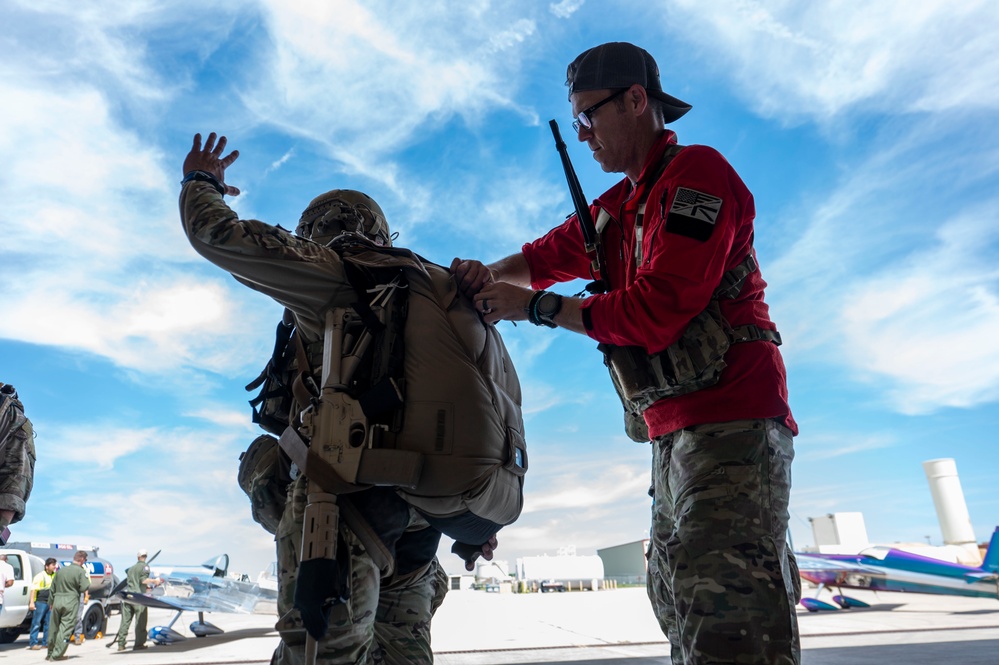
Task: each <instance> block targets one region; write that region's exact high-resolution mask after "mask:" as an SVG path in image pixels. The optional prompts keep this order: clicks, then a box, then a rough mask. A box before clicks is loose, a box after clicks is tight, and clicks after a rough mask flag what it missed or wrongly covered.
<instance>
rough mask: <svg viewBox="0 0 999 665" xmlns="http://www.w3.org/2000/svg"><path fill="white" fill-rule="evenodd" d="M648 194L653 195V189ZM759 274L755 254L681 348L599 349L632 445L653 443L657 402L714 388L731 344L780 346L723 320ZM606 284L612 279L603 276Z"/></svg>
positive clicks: (729, 279)
mask: <svg viewBox="0 0 999 665" xmlns="http://www.w3.org/2000/svg"><path fill="white" fill-rule="evenodd" d="M681 150H683V146H680V145H671V146H669V147H668V148H667V149H666V152H665V153H664V155H663V159H662V160H661V162H660V164H659V166H658V167H657V168H656V172H655V174H654V175H653V181H655V180H658V179H659V176H660V175H662V173H663V172H664V171H665V170H666V167H667V166H669V164H670V162H672V161H673V158H674V157H676V156H677V155H678V154H679V153H680V151H681ZM648 191H651V187H650V188H649V190H648ZM644 214H645V200H644V199H642V200H640V201H639V205H638V212H637V214H636V219H635V261H636V265H641V263H642V256H641V251H642V249H641V247H642V228H643V217H644ZM609 220H610V215H609V213H607V211H605V210H603V209H600V210H599V212H598V214H597V219H596V222H595V227H596V231H597V233H598V234H602V233H603V230H604V229H605V228H606V225H607V222H608V221H609ZM757 269H758V265H757V263H756V259H755V258H754V256H753V252H752V249H750V252H749V254H748V255H747V256H746V258H745V259H743V260H742V262H741V263H739V265H737V266H736V267H735V268H733V269H732V270H730V271H728V272H726V273H725V274H724V275H723V276H722V279H721V283H720V285H719V286H718V288H717V289H715V291H714V293H713V294H712V296H711V301H710V302H709V303H708V306H707V307H706V308H705V309H704V311H702V312H701V313H700V314H698V315H697V316H695V317H694V318H693V319H692V320H691V322H690V323H689V324H688V325H687V328H686V329H685V330H684V331H683V334H682V335H681V336H680V339H678V340H677V341H676V342H674V343H673V344H671V345H670V346H669V347H667V348H666V349H664V350H662V351H659V352H658V353H653V354H649V353H647V352H646V351H645V349H643V348H641V347H638V346H615V345H613V344H599V345H598V346H597V348H598V349H599V350H600V351H601V352H602V353H603V355H604V364H605V365H606V366H607V369H608V371H609V372H610V377H611V381H612V382H613V383H614V389H615V390H616V391H617V394H618V397H619V398H620V399H621V404H622V406H623V407H624V423H625V431H626V432H627V434H628V436H629V438H631V439H632V440H633V441H638V442H640V443H644V442H646V441H648V440H649V431H648V427H647V426H646V424H645V417H644V413H645V410H646V409H647V408H649V406H651V405H652V404H654V403H655V402H657V401H659V400H661V399H666V398H669V397H676V396H678V395H686V394H688V393H692V392H695V391H697V390H702V389H703V388H707V387H709V386H713V385H714V384H716V383H718V381H719V380H720V379H721V374H722V370H724V369H725V366H726V363H725V353H726V352H728V349H729V347H730V346H731V345H732V344H735V343H739V342H753V341H759V340H765V341H769V342H773V343H774V344H776V345H778V346H780V343H781V339H780V333H778V332H777V331H776V330H767V329H764V328H760V327H759V326H757V325H754V324H748V325H744V326H737V327H734V328H733V327H732V326H731V325H730V324H729V322H728V321H727V320H726V319H725V316H724V315H723V314H722V311H721V306H720V304H719V301H720V300H725V299H733V298H736V297H737V296H738V295H739V292H740V291H742V286H743V284H744V283H745V281H746V277H748V276H749V275H750V274H751V273H753V272H754V271H756V270H757ZM601 278H603V279H604V283H605V284H606V283H607V276H606V275H601Z"/></svg>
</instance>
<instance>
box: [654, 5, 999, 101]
mask: <svg viewBox="0 0 999 665" xmlns="http://www.w3.org/2000/svg"><path fill="white" fill-rule="evenodd" d="M666 8H667V10H668V11H670V12H674V13H677V14H679V15H680V16H679V17H678V19H680V20H678V21H677V22H676V24H677V25H681V24H682V25H683V26H684V30H683V31H682V35H681V38H684V39H688V40H692V41H695V42H696V43H697V46H698V48H699V50H700V51H701V53H700V55H702V56H703V57H705V58H708V59H710V60H712V61H714V62H717V63H718V65H719V66H720V67H722V68H724V69H725V70H727V71H728V72H731V74H730V76H731V78H732V81H733V84H734V85H735V86H736V87H737V88H738V89H739V91H740V93H741V94H742V95H743V96H744V97H745V98H746V99H748V100H750V101H751V103H753V104H754V105H755V106H756V107H757V109H758V110H759V112H760V113H762V114H764V115H768V116H773V117H777V118H787V119H789V120H795V121H800V120H807V119H809V118H817V119H819V120H826V119H831V118H833V117H834V116H836V115H837V114H840V113H843V112H844V111H845V110H847V109H850V108H853V107H862V108H864V109H869V110H875V111H878V112H884V113H893V114H896V113H899V114H900V113H911V112H917V111H924V112H926V111H928V112H942V111H946V110H949V109H954V108H970V107H977V108H989V109H995V108H996V107H997V106H999V85H997V83H999V57H997V56H999V46H997V44H996V40H994V39H992V38H991V35H992V30H993V29H994V27H995V26H996V24H997V21H999V9H997V7H996V6H995V4H994V3H990V2H967V3H961V4H959V5H955V4H953V3H950V2H946V1H944V0H932V1H927V2H920V3H919V5H918V7H917V6H912V5H909V4H902V3H897V2H892V1H891V0H878V1H874V2H866V3H863V4H859V5H855V6H850V7H849V8H847V7H845V6H843V5H839V4H830V3H809V4H798V3H787V2H780V1H779V0H723V1H721V2H717V3H713V4H712V6H711V11H710V12H705V11H703V5H701V4H700V3H698V2H696V0H680V1H679V2H670V3H667V7H666ZM694 26H696V27H694ZM958 45H960V46H959V47H958Z"/></svg>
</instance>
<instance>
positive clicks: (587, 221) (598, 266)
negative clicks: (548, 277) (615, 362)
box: [548, 120, 608, 293]
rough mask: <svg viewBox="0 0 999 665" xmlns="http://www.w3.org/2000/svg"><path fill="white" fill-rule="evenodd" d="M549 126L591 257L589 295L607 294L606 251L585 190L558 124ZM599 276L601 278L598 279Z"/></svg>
mask: <svg viewBox="0 0 999 665" xmlns="http://www.w3.org/2000/svg"><path fill="white" fill-rule="evenodd" d="M548 126H549V127H551V129H552V135H553V136H554V137H555V149H556V150H558V154H559V157H561V158H562V169H563V170H564V171H565V179H566V182H567V183H568V184H569V195H570V196H571V197H572V204H573V205H574V206H575V207H576V219H578V220H579V229H580V231H581V232H582V234H583V248H584V249H585V250H586V253H587V255H589V257H590V274H591V275H593V281H592V282H590V283H589V284H587V285H586V290H587V291H588V292H589V293H606V292H607V286H608V284H607V272H606V269H605V267H606V265H607V261H606V260H605V259H604V249H603V246H602V245H601V244H600V236H599V235H598V234H597V229H596V226H595V225H594V224H593V215H591V214H590V206H589V204H588V203H587V202H586V197H585V196H583V188H582V187H581V186H580V184H579V178H577V177H576V170H575V169H574V168H572V161H570V160H569V152H568V150H566V147H565V141H563V140H562V134H561V133H560V132H559V130H558V123H557V122H555V120H549V121H548ZM598 276H599V277H598Z"/></svg>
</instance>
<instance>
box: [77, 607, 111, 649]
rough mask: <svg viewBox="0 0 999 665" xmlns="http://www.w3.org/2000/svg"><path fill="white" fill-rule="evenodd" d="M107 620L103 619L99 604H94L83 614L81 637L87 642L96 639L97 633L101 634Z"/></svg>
mask: <svg viewBox="0 0 999 665" xmlns="http://www.w3.org/2000/svg"><path fill="white" fill-rule="evenodd" d="M106 624H107V619H106V618H105V617H104V608H103V607H102V606H101V604H100V603H94V604H93V605H91V606H90V607H88V608H87V611H86V612H85V613H84V614H83V636H84V637H86V638H87V639H88V640H92V639H94V638H96V637H97V633H103V632H104V628H105V625H106Z"/></svg>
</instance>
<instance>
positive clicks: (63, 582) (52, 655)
mask: <svg viewBox="0 0 999 665" xmlns="http://www.w3.org/2000/svg"><path fill="white" fill-rule="evenodd" d="M85 563H87V553H86V552H83V551H80V552H77V553H76V554H74V555H73V563H72V564H70V565H68V566H63V567H62V568H60V569H59V570H57V571H56V574H55V578H54V579H53V580H52V596H51V598H52V620H51V624H52V625H54V626H55V631H54V635H53V636H52V637H51V638H49V650H48V656H46V657H45V660H66V658H67V656H66V648H67V647H68V645H69V640H70V639H71V638H72V637H73V627H74V626H75V625H76V617H77V615H78V614H79V613H80V596H81V595H83V592H85V591H86V590H87V589H89V588H90V573H89V572H88V571H87V569H86V568H85V567H84V564H85Z"/></svg>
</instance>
